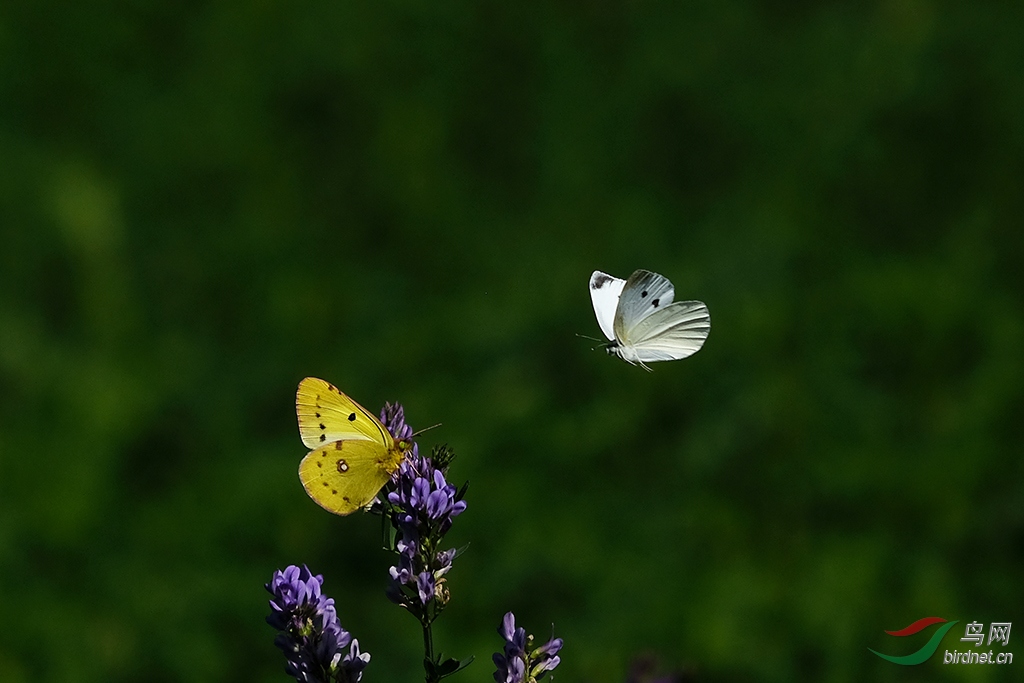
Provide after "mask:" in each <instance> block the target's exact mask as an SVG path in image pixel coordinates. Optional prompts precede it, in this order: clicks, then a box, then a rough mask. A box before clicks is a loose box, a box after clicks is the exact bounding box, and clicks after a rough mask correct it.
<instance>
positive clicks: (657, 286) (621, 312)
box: [609, 270, 676, 344]
mask: <svg viewBox="0 0 1024 683" xmlns="http://www.w3.org/2000/svg"><path fill="white" fill-rule="evenodd" d="M675 293H676V290H675V287H673V286H672V283H671V282H669V280H668V278H667V277H665V276H664V275H658V274H657V273H652V272H651V271H649V270H638V271H636V272H634V273H633V274H632V275H630V276H629V279H628V280H626V283H625V285H624V286H623V288H622V294H620V295H619V306H618V308H616V309H615V320H614V322H613V325H612V327H613V330H614V334H615V337H614V338H615V339H618V340H619V341H620V342H622V343H623V344H625V343H627V339H634V338H636V337H637V335H636V333H635V332H634V328H635V327H636V326H637V324H638V323H639V322H640V321H641V320H643V319H644V318H646V317H648V316H650V315H653V314H654V313H656V312H657V311H658V310H659V309H664V308H665V307H667V306H668V305H669V304H671V303H672V298H673V297H674V296H675ZM609 338H611V337H609Z"/></svg>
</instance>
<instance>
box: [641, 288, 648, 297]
mask: <svg viewBox="0 0 1024 683" xmlns="http://www.w3.org/2000/svg"><path fill="white" fill-rule="evenodd" d="M646 296H647V290H646V289H645V290H644V291H642V292H640V298H641V299H643V298H644V297H646Z"/></svg>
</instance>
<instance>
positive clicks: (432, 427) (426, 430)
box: [409, 422, 441, 439]
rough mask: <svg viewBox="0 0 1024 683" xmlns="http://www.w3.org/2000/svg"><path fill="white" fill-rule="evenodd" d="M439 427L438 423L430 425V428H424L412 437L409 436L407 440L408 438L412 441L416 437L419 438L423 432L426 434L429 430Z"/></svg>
mask: <svg viewBox="0 0 1024 683" xmlns="http://www.w3.org/2000/svg"><path fill="white" fill-rule="evenodd" d="M440 426H441V423H440V422H438V423H437V424H436V425H431V426H429V427H424V428H423V429H421V430H419V431H418V432H416V433H415V434H413V435H412V436H410V437H409V438H410V439H414V438H416V437H417V436H419V435H420V434H422V433H423V432H428V431H430V430H431V429H434V428H435V427H440Z"/></svg>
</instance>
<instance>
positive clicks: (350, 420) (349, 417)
mask: <svg viewBox="0 0 1024 683" xmlns="http://www.w3.org/2000/svg"><path fill="white" fill-rule="evenodd" d="M348 421H349V422H355V421H356V414H355V413H352V414H351V415H349V416H348Z"/></svg>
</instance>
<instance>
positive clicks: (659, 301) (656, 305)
mask: <svg viewBox="0 0 1024 683" xmlns="http://www.w3.org/2000/svg"><path fill="white" fill-rule="evenodd" d="M659 303H661V299H655V300H654V301H652V302H651V305H652V306H654V307H655V308H657V307H658V304H659Z"/></svg>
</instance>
